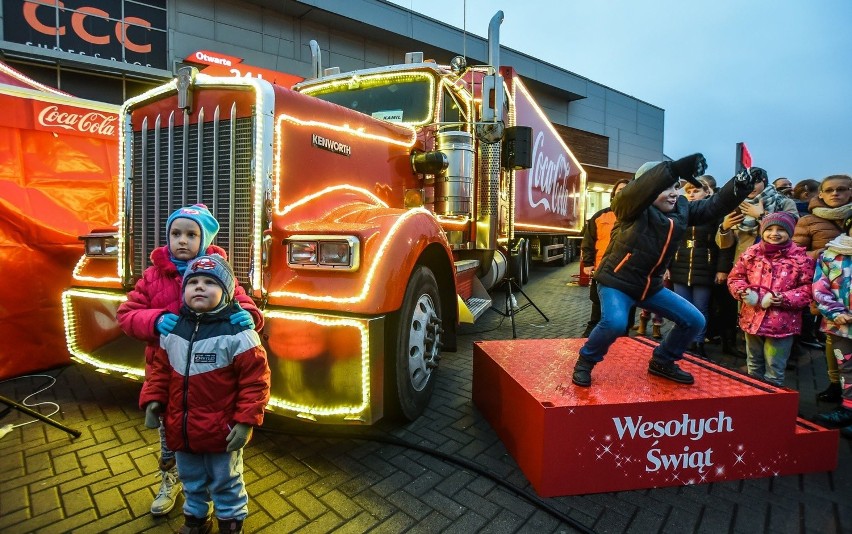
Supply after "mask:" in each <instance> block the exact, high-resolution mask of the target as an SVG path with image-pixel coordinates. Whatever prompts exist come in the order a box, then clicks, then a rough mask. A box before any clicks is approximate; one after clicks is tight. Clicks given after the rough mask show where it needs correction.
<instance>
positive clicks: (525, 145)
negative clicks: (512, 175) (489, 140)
mask: <svg viewBox="0 0 852 534" xmlns="http://www.w3.org/2000/svg"><path fill="white" fill-rule="evenodd" d="M501 159H502V160H503V161H502V164H503V167H505V168H507V169H514V170H519V169H529V168H530V167H532V128H530V127H529V126H510V127H509V128H506V131H505V133H504V136H503V153H502V158H501Z"/></svg>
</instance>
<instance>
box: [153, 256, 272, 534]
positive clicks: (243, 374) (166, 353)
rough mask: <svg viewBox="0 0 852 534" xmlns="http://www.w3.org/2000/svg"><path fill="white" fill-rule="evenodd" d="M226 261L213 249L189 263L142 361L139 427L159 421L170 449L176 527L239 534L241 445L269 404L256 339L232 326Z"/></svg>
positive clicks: (244, 499)
mask: <svg viewBox="0 0 852 534" xmlns="http://www.w3.org/2000/svg"><path fill="white" fill-rule="evenodd" d="M235 286H236V281H235V279H234V272H233V271H232V270H231V266H230V265H228V262H227V261H225V258H223V257H222V256H219V255H218V254H210V255H208V256H200V257H198V258H196V259H194V260H193V261H191V262H190V263H189V265H188V266H187V268H186V274H185V275H184V277H183V303H184V305H183V306H182V307H181V309H180V317H179V318H178V321H177V324H176V325H175V327H174V329H172V331H171V332H170V333H168V334H163V335H162V336H161V337H160V345H161V346H162V348H161V349H159V350H158V351H157V352H156V354H155V355H154V359H153V361H152V362H151V365H150V366H149V370H148V372H147V374H146V377H145V383H144V384H143V385H142V391H141V393H140V394H139V407H140V408H142V409H144V410H145V426H147V427H149V428H157V427H158V426H160V418H159V414H160V413H161V412H164V413H165V415H164V416H163V421H164V424H165V427H166V440H167V442H168V445H169V447H170V448H171V450H173V451H175V452H176V454H175V458H176V460H177V468H178V472H179V473H180V479H181V481H182V482H183V493H184V504H183V513H184V525H183V527H182V528H181V530H180V532H185V533H187V534H190V533H192V534H195V533H199V534H201V533H207V532H210V531H211V530H212V528H213V520H212V518H211V517H210V516H209V514H210V509H211V505H212V509H213V511H214V513H215V515H216V517H217V519H218V523H219V532H228V533H234V534H238V533H241V532H242V529H243V522H244V521H245V518H246V516H247V515H248V493H247V492H246V486H245V480H244V479H243V447H245V446H246V444H247V443H248V441H249V440H250V439H251V435H252V429H253V428H254V427H256V426H260V425H261V424H262V423H263V415H264V412H263V410H264V408H265V407H266V404H267V403H268V402H269V375H270V373H269V364H268V362H267V359H266V351H265V350H264V348H263V345H261V341H260V336H259V335H258V334H257V332H255V331H254V330H253V329H252V328H251V327H249V326H243V325H242V324H241V323H240V322H236V323H234V322H233V321H231V317H233V316H234V315H236V314H240V313H242V312H243V311H244V310H242V309H241V308H240V306H239V304H237V303H236V302H235V301H234V288H235Z"/></svg>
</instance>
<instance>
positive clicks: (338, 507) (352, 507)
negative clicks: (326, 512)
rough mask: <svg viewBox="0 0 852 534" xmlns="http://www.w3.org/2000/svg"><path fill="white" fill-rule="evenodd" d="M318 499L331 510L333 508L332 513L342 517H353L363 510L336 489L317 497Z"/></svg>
mask: <svg viewBox="0 0 852 534" xmlns="http://www.w3.org/2000/svg"><path fill="white" fill-rule="evenodd" d="M319 499H320V500H321V501H322V502H323V503H325V505H326V506H328V507H329V508H330V509H331V510H334V513H336V514H337V515H339V516H340V517H342V518H344V519H349V518H352V517H355V516H356V515H358V514H359V513H361V512H362V511H363V509H362V508H361V507H360V506H358V505H357V504H355V503H354V502H353V501H352V500H351V499H349V497H347V496H346V495H344V494H343V493H341V492H340V491H337V490H331V491H329V492H328V493H326V494H324V495H322V496H321V497H319Z"/></svg>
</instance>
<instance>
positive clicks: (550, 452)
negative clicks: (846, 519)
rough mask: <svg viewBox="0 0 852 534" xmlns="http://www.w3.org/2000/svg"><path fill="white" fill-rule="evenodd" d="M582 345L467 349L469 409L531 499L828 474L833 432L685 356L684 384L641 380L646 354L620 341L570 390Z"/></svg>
mask: <svg viewBox="0 0 852 534" xmlns="http://www.w3.org/2000/svg"><path fill="white" fill-rule="evenodd" d="M584 341H585V340H583V339H536V340H506V341H485V342H479V343H475V344H474V350H473V401H474V403H475V404H476V406H477V408H478V409H479V410H480V411H481V412H482V413H483V414H484V416H485V418H486V419H487V420H488V421H489V423H490V424H491V426H492V427H494V429H495V430H496V432H497V434H498V435H499V436H500V439H502V440H503V443H504V444H505V445H506V448H507V449H508V450H509V452H510V453H511V454H512V456H513V457H514V458H515V460H516V461H517V462H518V465H519V466H520V467H521V470H522V471H523V472H524V474H525V475H526V477H527V479H529V481H530V483H531V484H532V485H533V487H534V488H535V490H536V492H538V494H539V495H541V496H544V497H554V496H557V495H579V494H585V493H598V492H608V491H621V490H632V489H641V488H655V487H660V486H683V485H689V484H700V483H705V482H716V481H722V480H740V479H745V478H761V477H769V476H776V475H790V474H794V473H808V472H816V471H832V470H834V469H835V467H837V451H838V432H837V430H828V429H825V428H823V427H821V426H819V425H815V424H813V423H810V422H808V421H805V420H803V419H801V418H799V417H797V412H798V406H799V394H798V392H796V391H793V390H790V389H786V388H780V387H775V386H771V385H768V384H765V383H763V382H760V381H758V380H753V379H751V378H749V377H748V376H745V375H742V374H740V373H737V372H735V371H731V370H729V369H725V368H724V367H721V366H718V365H715V364H713V363H711V362H708V361H706V360H702V359H699V358H694V357H691V356H689V355H686V357H685V358H684V360H682V361H681V362H680V366H681V368H682V369H683V370H685V371H688V372H690V373H692V375H693V376H694V377H695V384H693V385H691V386H687V385H682V384H677V383H675V382H671V381H669V380H665V379H663V378H659V377H656V376H653V375H649V374H648V371H647V368H648V360H649V359H650V358H651V351H652V349H653V347H654V344H651V343H650V342H647V343H646V342H643V341H639V340H636V339H633V338H620V339H618V341H616V343H615V344H614V345H613V346H612V347H611V349H610V351H609V353H608V354H607V356H606V359H605V360H604V361H603V363H601V364H598V366H597V367H595V369H594V371H593V372H592V387H591V388H580V387H577V386H575V385H573V384H572V383H571V371H572V369H573V368H574V362H575V361H576V360H577V351H578V350H579V348H580V347H581V346H582V344H583V342H584Z"/></svg>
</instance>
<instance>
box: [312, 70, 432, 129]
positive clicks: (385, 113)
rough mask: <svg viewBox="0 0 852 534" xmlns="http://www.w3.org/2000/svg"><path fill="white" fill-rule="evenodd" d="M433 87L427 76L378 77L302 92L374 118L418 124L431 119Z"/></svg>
mask: <svg viewBox="0 0 852 534" xmlns="http://www.w3.org/2000/svg"><path fill="white" fill-rule="evenodd" d="M433 87H434V84H433V83H432V81H431V79H430V78H428V77H417V78H414V79H399V78H379V79H370V80H360V81H358V82H354V83H349V84H348V85H347V84H336V85H330V86H326V87H323V88H319V89H318V90H317V91H311V90H310V89H308V90H307V91H305V92H306V93H308V94H310V95H311V96H315V97H317V98H319V99H321V100H325V101H327V102H333V103H335V104H339V105H341V106H344V107H347V108H349V109H354V110H355V111H360V112H361V113H365V114H367V115H370V116H371V117H375V118H377V119H382V120H386V121H390V122H404V123H407V124H422V123H426V122H430V121H431V120H432V117H431V114H432V101H433V96H432V88H433Z"/></svg>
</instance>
